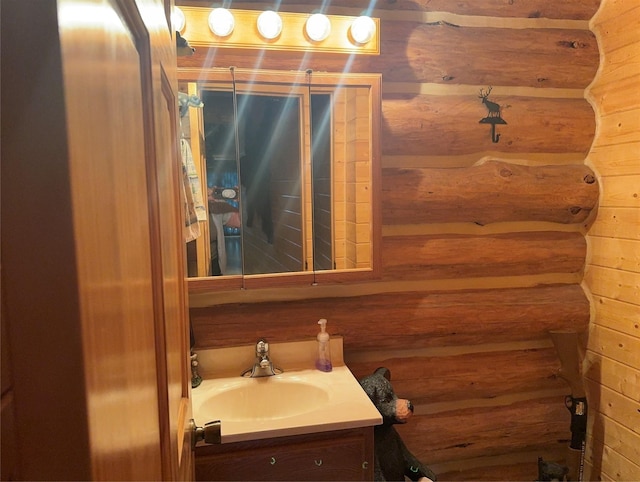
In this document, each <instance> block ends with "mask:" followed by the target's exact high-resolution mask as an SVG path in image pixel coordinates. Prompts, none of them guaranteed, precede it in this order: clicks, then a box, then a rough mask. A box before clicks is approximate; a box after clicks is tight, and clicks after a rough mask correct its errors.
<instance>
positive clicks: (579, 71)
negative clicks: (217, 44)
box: [178, 20, 599, 122]
mask: <svg viewBox="0 0 640 482" xmlns="http://www.w3.org/2000/svg"><path fill="white" fill-rule="evenodd" d="M380 30H381V31H380V38H381V44H380V55H378V56H371V55H360V56H355V57H354V56H348V55H339V54H325V53H310V52H304V53H303V52H301V53H294V52H277V51H275V52H274V51H260V50H249V51H240V50H236V49H226V48H211V49H208V48H201V47H198V48H197V49H196V52H195V54H194V55H192V56H190V57H178V67H200V68H202V67H213V66H216V67H228V66H230V65H235V66H236V67H238V68H248V69H255V68H260V69H276V70H306V69H313V70H315V71H327V72H347V71H348V72H352V73H358V72H369V73H380V74H382V78H383V79H384V80H385V81H387V82H407V83H412V82H413V83H425V82H428V83H437V84H470V85H478V84H480V85H489V84H491V85H502V86H518V87H549V88H575V89H584V88H586V87H587V86H588V85H589V83H590V82H591V80H592V79H593V77H594V76H595V74H596V71H597V69H598V65H599V57H598V46H597V42H596V40H595V37H594V35H593V34H592V33H591V32H590V31H588V30H574V29H571V30H564V29H504V28H488V27H484V28H483V27H458V26H455V25H450V24H448V23H447V22H435V23H433V24H429V23H426V24H425V23H418V22H403V21H387V20H385V21H383V22H382V23H381V27H380ZM452 45H455V46H456V51H457V52H459V53H458V54H456V55H452V50H451V46H452ZM554 117H555V113H554ZM476 122H477V120H476Z"/></svg>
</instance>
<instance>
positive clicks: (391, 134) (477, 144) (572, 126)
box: [381, 87, 595, 156]
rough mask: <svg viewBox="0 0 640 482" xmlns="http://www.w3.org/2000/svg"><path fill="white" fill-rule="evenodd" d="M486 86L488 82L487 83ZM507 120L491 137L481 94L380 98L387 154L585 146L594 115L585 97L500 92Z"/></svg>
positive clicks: (590, 136) (555, 149) (495, 96)
mask: <svg viewBox="0 0 640 482" xmlns="http://www.w3.org/2000/svg"><path fill="white" fill-rule="evenodd" d="M485 88H486V87H485ZM491 99H492V100H493V101H494V102H496V103H499V104H500V105H501V106H502V107H503V111H502V118H503V119H504V120H505V121H506V122H507V125H498V126H496V132H497V133H498V134H500V135H501V138H500V142H499V143H497V144H494V143H492V141H491V130H490V126H488V125H483V124H479V121H480V120H481V119H482V118H484V117H485V116H486V114H487V110H486V108H485V107H484V106H483V105H482V103H481V102H480V99H478V98H477V96H466V97H464V96H434V95H420V94H419V95H415V94H385V95H384V98H383V102H382V116H383V122H382V134H381V135H382V153H383V154H386V155H390V154H393V155H429V156H435V155H441V156H443V155H463V154H468V153H471V152H474V151H478V150H483V149H489V148H491V149H495V150H498V151H505V152H512V153H513V152H520V153H528V152H549V153H553V152H582V153H584V154H585V155H586V154H587V152H588V151H589V147H590V146H591V143H592V141H593V136H594V133H595V119H594V117H593V110H592V108H591V106H590V105H589V103H588V102H587V101H586V100H583V99H549V98H547V99H546V98H537V97H524V96H522V97H515V96H512V95H508V96H507V95H503V96H501V95H500V94H499V91H498V92H494V93H492V98H491Z"/></svg>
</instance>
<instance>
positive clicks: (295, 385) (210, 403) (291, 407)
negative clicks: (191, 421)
mask: <svg viewBox="0 0 640 482" xmlns="http://www.w3.org/2000/svg"><path fill="white" fill-rule="evenodd" d="M328 401H329V394H328V392H327V391H326V390H325V389H323V388H322V387H319V386H316V385H311V384H309V383H305V382H301V381H299V380H296V379H295V378H291V377H289V378H284V377H281V376H279V375H276V376H273V377H264V378H251V379H248V380H247V379H239V380H237V381H231V382H229V384H228V386H226V387H224V388H221V389H220V391H219V392H218V393H215V394H212V395H211V396H210V397H209V398H207V399H205V400H204V401H203V402H202V403H201V404H200V406H199V410H202V411H204V412H211V413H215V414H216V416H218V417H220V419H221V420H225V421H233V422H240V421H243V422H246V421H252V420H253V421H256V420H273V419H277V418H285V417H293V416H297V415H300V414H303V413H307V412H312V411H314V410H316V409H317V408H318V407H319V406H322V405H324V404H326V403H327V402H328Z"/></svg>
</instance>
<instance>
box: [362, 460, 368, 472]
mask: <svg viewBox="0 0 640 482" xmlns="http://www.w3.org/2000/svg"><path fill="white" fill-rule="evenodd" d="M367 467H369V462H367V461H366V460H365V461H364V462H362V468H363V469H365V470H367Z"/></svg>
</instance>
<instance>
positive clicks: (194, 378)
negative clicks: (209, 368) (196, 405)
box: [191, 350, 202, 388]
mask: <svg viewBox="0 0 640 482" xmlns="http://www.w3.org/2000/svg"><path fill="white" fill-rule="evenodd" d="M198 366H200V363H198V354H197V353H194V352H193V350H192V351H191V388H196V387H198V386H199V385H200V384H201V383H202V377H201V376H200V374H199V373H198Z"/></svg>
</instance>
